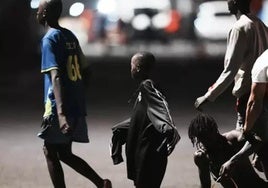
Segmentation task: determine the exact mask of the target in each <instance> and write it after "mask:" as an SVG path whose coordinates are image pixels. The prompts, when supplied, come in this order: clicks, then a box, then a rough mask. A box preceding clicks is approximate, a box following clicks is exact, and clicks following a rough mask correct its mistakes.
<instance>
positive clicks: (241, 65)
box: [194, 0, 268, 129]
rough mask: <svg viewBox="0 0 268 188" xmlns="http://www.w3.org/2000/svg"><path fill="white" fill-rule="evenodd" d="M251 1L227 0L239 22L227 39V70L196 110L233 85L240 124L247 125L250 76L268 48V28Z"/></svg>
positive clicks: (238, 122) (225, 65)
mask: <svg viewBox="0 0 268 188" xmlns="http://www.w3.org/2000/svg"><path fill="white" fill-rule="evenodd" d="M250 2H251V1H250V0H227V4H228V8H229V11H230V13H231V14H233V15H234V16H235V17H236V19H237V21H236V22H235V23H234V25H233V27H232V29H231V30H230V32H229V35H228V38H227V49H226V53H225V58H224V69H223V71H222V73H221V74H220V76H219V77H218V79H217V80H216V82H215V83H214V84H213V85H212V86H211V87H210V88H209V89H208V91H207V92H206V93H205V95H203V96H201V97H198V98H197V99H196V101H195V104H194V106H195V108H197V109H202V107H203V106H204V104H205V103H207V102H213V101H215V100H216V98H217V97H218V96H219V95H221V94H222V93H223V92H224V91H225V90H226V89H227V88H228V87H229V86H230V85H231V84H232V83H233V82H234V87H233V90H232V94H233V95H234V96H235V97H236V99H237V100H236V101H237V102H236V111H237V124H236V128H238V129H239V128H241V127H243V125H244V121H245V114H246V106H247V101H248V97H249V93H250V87H251V78H250V73H251V69H252V66H253V64H254V62H255V61H256V59H257V58H258V57H259V56H260V55H261V54H262V53H263V52H264V50H266V49H267V48H268V29H267V27H266V26H265V24H264V23H263V22H262V21H261V20H260V19H259V18H257V17H256V16H254V15H252V14H250Z"/></svg>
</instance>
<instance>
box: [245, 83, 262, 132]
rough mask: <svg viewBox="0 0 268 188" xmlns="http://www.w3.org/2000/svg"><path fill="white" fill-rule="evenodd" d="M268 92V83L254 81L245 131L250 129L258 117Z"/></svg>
mask: <svg viewBox="0 0 268 188" xmlns="http://www.w3.org/2000/svg"><path fill="white" fill-rule="evenodd" d="M265 92H266V83H252V86H251V93H250V97H249V100H248V105H247V110H246V119H245V125H244V132H248V131H250V130H251V129H252V128H253V126H254V123H255V122H256V120H257V119H258V117H259V115H260V113H261V111H262V105H263V98H264V95H265Z"/></svg>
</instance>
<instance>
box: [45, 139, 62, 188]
mask: <svg viewBox="0 0 268 188" xmlns="http://www.w3.org/2000/svg"><path fill="white" fill-rule="evenodd" d="M43 150H44V154H45V157H46V161H47V167H48V171H49V175H50V178H51V180H52V183H53V185H54V187H55V188H65V187H66V186H65V182H64V174H63V170H62V166H61V164H60V161H59V159H58V155H57V150H56V148H55V147H54V146H53V145H51V144H47V143H45V145H44V147H43Z"/></svg>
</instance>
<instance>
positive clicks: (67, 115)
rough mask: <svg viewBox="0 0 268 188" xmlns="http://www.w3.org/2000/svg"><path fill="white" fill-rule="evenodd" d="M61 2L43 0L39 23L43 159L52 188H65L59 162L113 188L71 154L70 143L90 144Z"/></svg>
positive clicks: (76, 53) (77, 62)
mask: <svg viewBox="0 0 268 188" xmlns="http://www.w3.org/2000/svg"><path fill="white" fill-rule="evenodd" d="M61 12H62V1H61V0H42V1H41V2H40V4H39V8H38V12H37V20H38V22H39V23H40V24H41V25H42V26H44V27H45V29H47V32H46V34H45V36H44V37H43V39H42V43H41V50H42V63H41V72H42V73H43V74H44V104H45V112H44V115H43V123H42V129H41V131H40V132H39V134H38V136H39V137H40V138H42V139H44V146H43V150H44V155H45V157H46V161H47V166H48V171H49V174H50V177H51V180H52V183H53V185H54V187H55V188H65V187H66V185H65V180H64V172H63V168H62V166H61V162H64V163H65V164H67V165H68V166H70V167H71V168H73V169H74V170H75V171H77V172H78V173H80V174H81V175H83V176H85V177H86V178H88V179H89V180H91V181H92V182H93V183H94V184H95V185H96V187H98V188H112V184H111V181H110V180H108V179H102V178H101V177H100V176H99V175H98V174H97V173H96V172H95V171H94V170H93V169H92V168H91V167H90V166H89V165H88V164H87V163H86V162H85V161H84V160H83V159H81V158H80V157H78V156H76V155H74V154H73V153H72V142H82V143H87V142H89V139H88V130H87V124H86V119H85V116H86V108H85V105H86V104H85V93H84V86H83V84H84V83H83V75H82V67H83V62H84V61H83V57H84V56H83V53H82V50H81V48H80V45H79V42H78V40H77V38H76V37H75V35H74V34H73V33H72V32H71V31H70V30H68V29H65V28H62V27H61V26H60V25H59V24H58V20H59V18H60V15H61Z"/></svg>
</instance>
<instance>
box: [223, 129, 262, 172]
mask: <svg viewBox="0 0 268 188" xmlns="http://www.w3.org/2000/svg"><path fill="white" fill-rule="evenodd" d="M242 134H243V133H242V132H241V133H240V136H237V141H238V142H244V141H245V140H246V143H245V144H244V146H243V147H242V149H241V150H240V151H238V152H237V153H236V154H235V155H233V156H232V157H231V158H230V159H229V160H228V161H227V162H225V163H224V164H223V165H222V166H221V169H220V172H219V176H221V177H230V175H231V173H232V170H233V168H234V166H235V165H236V163H237V162H239V161H240V160H242V159H244V158H246V157H249V155H251V154H252V153H253V152H255V151H257V150H259V148H260V147H261V146H262V141H261V139H260V138H259V137H257V136H256V135H253V134H247V135H243V137H242V136H241V135H242Z"/></svg>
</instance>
